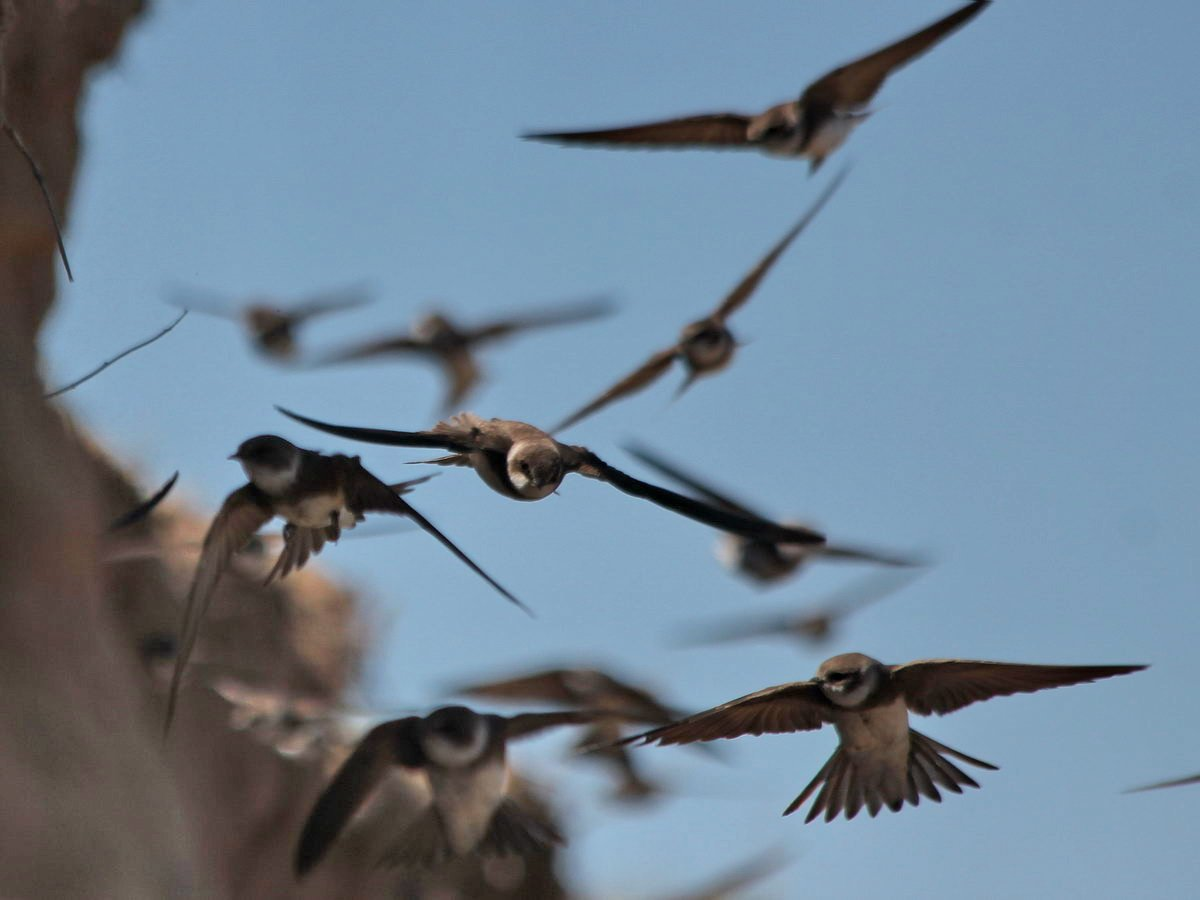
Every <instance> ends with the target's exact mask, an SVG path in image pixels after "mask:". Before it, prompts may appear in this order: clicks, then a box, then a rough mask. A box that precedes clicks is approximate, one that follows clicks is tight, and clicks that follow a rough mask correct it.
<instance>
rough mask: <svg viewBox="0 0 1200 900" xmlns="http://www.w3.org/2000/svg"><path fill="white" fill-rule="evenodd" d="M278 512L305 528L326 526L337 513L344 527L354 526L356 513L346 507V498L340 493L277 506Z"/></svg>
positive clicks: (294, 523)
mask: <svg viewBox="0 0 1200 900" xmlns="http://www.w3.org/2000/svg"><path fill="white" fill-rule="evenodd" d="M276 511H277V512H278V514H279V515H280V516H281V517H282V518H284V519H287V521H288V522H290V523H291V524H293V525H299V526H301V527H304V528H324V527H326V526H327V525H329V524H330V522H332V521H333V515H334V513H337V516H338V524H339V525H340V526H341V527H342V528H353V527H354V524H355V519H354V514H353V513H351V512H350V511H349V510H348V509H346V508H345V498H344V497H343V496H342V495H341V494H340V493H337V494H320V495H317V496H315V497H306V498H305V499H303V500H301V501H300V502H299V503H292V504H288V505H286V506H284V505H279V506H277V507H276Z"/></svg>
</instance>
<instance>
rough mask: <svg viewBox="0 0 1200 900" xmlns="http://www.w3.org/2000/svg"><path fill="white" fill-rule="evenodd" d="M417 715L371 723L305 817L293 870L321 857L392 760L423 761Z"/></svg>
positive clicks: (298, 871)
mask: <svg viewBox="0 0 1200 900" xmlns="http://www.w3.org/2000/svg"><path fill="white" fill-rule="evenodd" d="M419 721H420V718H419V717H417V716H409V717H408V718H404V719H397V720H395V721H393V722H384V723H383V724H382V725H377V726H375V727H374V728H372V729H371V730H370V731H369V732H367V735H366V737H364V738H363V739H362V741H360V742H359V744H358V746H357V747H355V748H354V752H353V753H351V754H350V756H349V757H347V758H346V761H345V762H344V763H342V766H341V768H340V769H338V771H337V774H336V775H334V776H333V781H331V782H330V783H329V786H328V787H326V788H325V790H324V791H322V793H321V796H320V797H319V798H318V799H317V802H316V805H315V806H313V809H312V812H311V813H309V814H308V820H307V821H306V822H305V823H304V830H303V831H302V832H301V833H300V842H299V844H298V845H297V846H296V857H295V868H296V874H297V875H304V874H305V873H306V872H308V870H309V869H311V868H312V867H313V866H315V865H316V864H317V863H318V862H319V861H320V859H321V857H322V856H324V855H325V852H326V851H327V850H328V849H329V846H330V844H332V843H333V842H334V841H335V840H336V839H337V836H338V835H339V834H340V833H341V831H342V828H343V827H345V825H346V823H347V822H348V821H350V819H351V817H352V816H353V815H354V813H355V812H356V811H357V810H358V808H359V807H360V806H362V804H363V802H364V801H366V799H367V797H368V796H369V795H370V793H371V791H372V790H373V789H374V788H375V787H376V785H378V784H379V782H380V781H382V780H383V778H384V777H385V776H386V775H387V773H388V770H389V769H390V768H391V767H392V766H396V765H399V766H407V767H410V768H414V767H417V766H420V765H421V764H422V762H423V754H422V753H421V747H420V743H419V742H418V739H417V732H416V727H415V726H416V723H417V722H419Z"/></svg>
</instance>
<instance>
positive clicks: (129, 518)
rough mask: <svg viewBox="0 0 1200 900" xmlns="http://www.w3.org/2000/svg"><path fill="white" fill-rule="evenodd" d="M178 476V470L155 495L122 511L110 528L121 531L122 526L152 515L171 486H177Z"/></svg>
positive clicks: (124, 526)
mask: <svg viewBox="0 0 1200 900" xmlns="http://www.w3.org/2000/svg"><path fill="white" fill-rule="evenodd" d="M178 478H179V473H178V472H176V473H175V474H174V475H172V476H171V477H170V478H168V479H167V483H166V484H164V485H163V486H162V487H160V488H159V489H158V490H157V491H156V492H155V494H154V496H153V497H151V498H150V499H148V500H143V501H142V502H141V503H139V504H138V505H137V506H135V507H134V508H133V509H131V510H129V511H128V512H126V513H122V514H121V515H119V516H117V517H116V518H115V519H113V520H112V521H111V522H110V523H109V525H108V530H109V531H120V530H121V529H122V528H127V527H129V526H130V525H132V524H133V523H134V522H140V521H141V520H142V519H144V518H146V516H148V515H150V512H151V511H152V510H153V509H154V507H156V506H158V504H160V503H162V501H163V498H164V497H166V496H167V494H169V493H171V488H173V487H175V482H176V480H177V479H178Z"/></svg>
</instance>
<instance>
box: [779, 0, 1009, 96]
mask: <svg viewBox="0 0 1200 900" xmlns="http://www.w3.org/2000/svg"><path fill="white" fill-rule="evenodd" d="M988 2H989V0H975V2H973V3H968V4H967V5H966V6H963V7H960V8H959V9H957V10H955V11H954V12H952V13H950V15H948V16H946V17H944V18H942V19H938V21H936V22H934V23H933V24H931V25H928V26H926V27H925V28H922V29H921V30H920V31H917V32H914V33H913V34H910V35H908V37H905V38H901V39H900V40H898V41H896V42H895V43H894V44H888V45H887V46H886V47H882V48H880V49H879V50H876V51H875V52H874V53H869V54H867V55H866V56H863V57H861V58H859V59H856V60H854V62H850V63H846V64H845V65H843V66H839V67H838V68H836V69H834V70H833V71H832V72H829V73H827V74H825V75H822V76H821V77H820V78H818V79H817V80H816V81H814V82H813V83H812V84H811V85H809V86H808V88H807V89H805V91H804V94H803V95H802V96H801V98H800V103H801V105H802V106H805V107H809V106H822V107H825V108H828V109H835V108H854V107H858V106H863V105H864V104H866V103H867V102H869V101H870V99H871V98H872V97H874V96H875V93H876V92H877V91H878V90H879V88H880V87H881V86H882V85H883V82H884V81H885V80H886V79H887V77H888V76H889V75H890V74H891V73H892V72H894V71H896V69H899V68H900V67H901V66H903V65H905V64H907V63H908V62H910V61H912V60H913V59H916V58H917V57H918V56H920V55H921V54H922V53H924V52H925V51H927V50H928V49H929V48H930V47H932V46H933V45H934V44H936V43H937V42H938V41H940V40H942V39H943V38H944V37H946V36H947V35H949V34H950V33H951V32H953V31H955V30H956V29H958V28H961V27H962V26H963V25H965V24H966V23H967V22H969V21H970V20H971V19H973V18H974V17H975V16H977V15H979V13H981V12H983V8H984V7H985V6H987V5H988Z"/></svg>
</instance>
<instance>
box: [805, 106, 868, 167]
mask: <svg viewBox="0 0 1200 900" xmlns="http://www.w3.org/2000/svg"><path fill="white" fill-rule="evenodd" d="M863 118H864V116H862V115H839V116H835V117H833V118H831V119H829V120H827V121H826V122H825V123H824V124H823V125H822V126H821V127H820V128H818V129H817V133H816V134H814V135H813V136H812V139H811V140H810V141H809V142H808V147H807V149H806V150H805V151H804V152H805V155H806V156H812V157H816V158H823V157H826V156H828V155H829V154H831V153H832V152H833V151H834V150H836V149H837V148H838V147H840V146H842V144H844V143H845V142H846V138H848V137H850V132H851V131H853V130H854V129H855V127H856V126H857V125H858V124H859V122H861V121H862V120H863Z"/></svg>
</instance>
